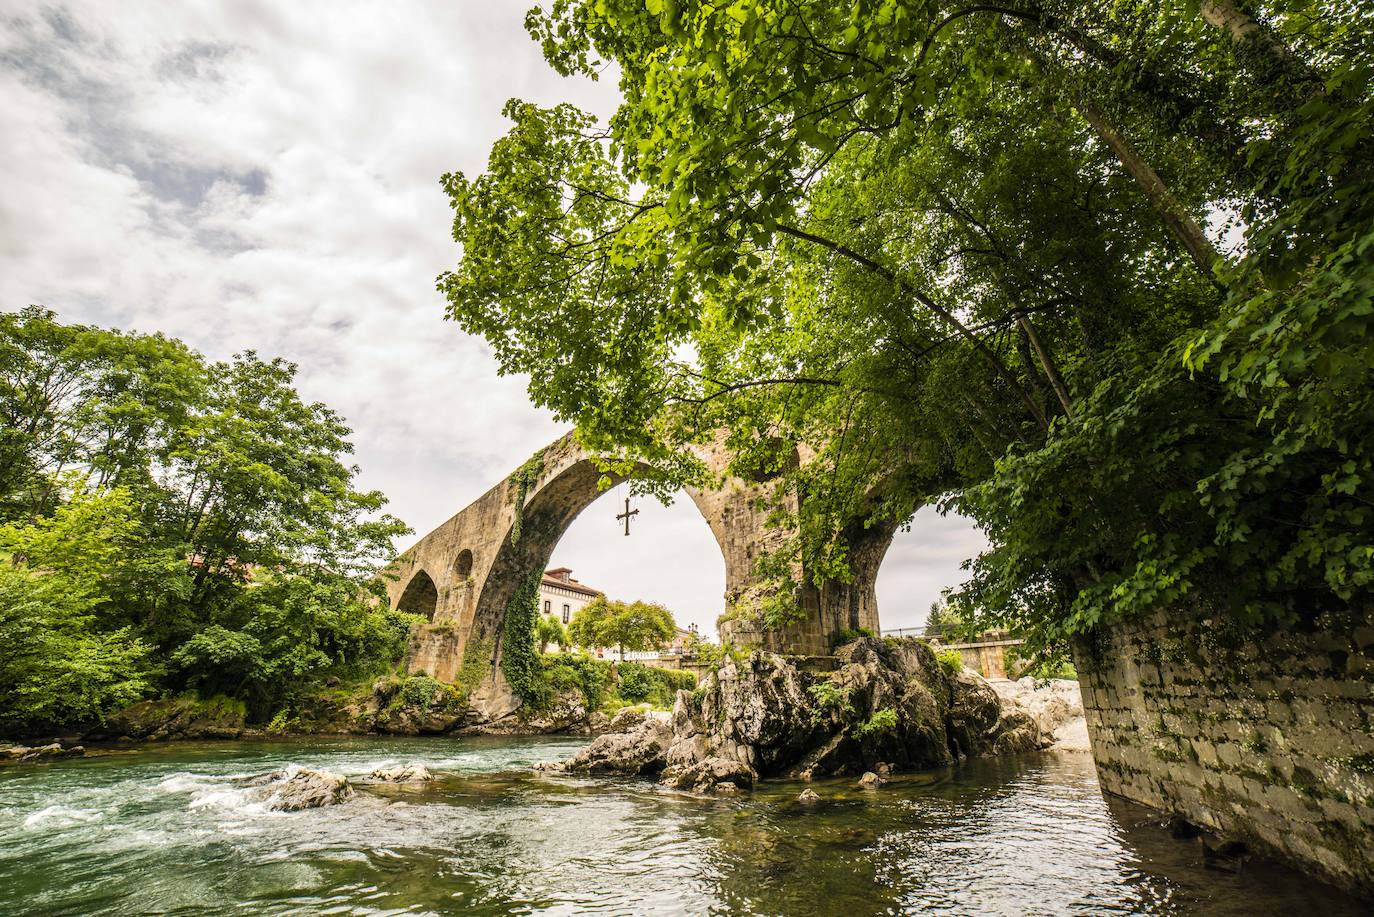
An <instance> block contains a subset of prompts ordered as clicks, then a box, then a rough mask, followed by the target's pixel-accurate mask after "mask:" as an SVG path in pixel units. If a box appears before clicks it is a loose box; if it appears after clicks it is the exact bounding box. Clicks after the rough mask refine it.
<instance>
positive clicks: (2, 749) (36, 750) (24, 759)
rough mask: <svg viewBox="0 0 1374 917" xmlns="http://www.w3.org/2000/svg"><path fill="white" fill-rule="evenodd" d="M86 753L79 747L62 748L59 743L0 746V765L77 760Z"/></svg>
mask: <svg viewBox="0 0 1374 917" xmlns="http://www.w3.org/2000/svg"><path fill="white" fill-rule="evenodd" d="M85 753H86V749H85V748H82V747H81V746H80V745H72V746H64V745H63V744H62V743H61V742H49V743H48V744H46V745H4V746H0V764H28V763H30V762H33V761H46V760H50V759H52V758H79V757H81V756H82V755H84V754H85Z"/></svg>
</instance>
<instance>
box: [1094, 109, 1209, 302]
mask: <svg viewBox="0 0 1374 917" xmlns="http://www.w3.org/2000/svg"><path fill="white" fill-rule="evenodd" d="M1074 107H1075V108H1077V109H1078V112H1079V114H1081V115H1082V116H1083V120H1085V121H1087V122H1088V124H1089V126H1090V127H1092V129H1093V130H1094V131H1096V132H1097V135H1098V136H1099V137H1101V138H1102V141H1103V142H1104V143H1106V144H1107V146H1108V148H1109V149H1111V151H1112V153H1114V154H1115V155H1116V158H1117V160H1118V161H1119V162H1120V163H1121V165H1122V168H1124V169H1125V170H1126V172H1127V173H1128V174H1130V176H1131V177H1132V178H1134V179H1135V180H1136V184H1138V185H1140V187H1141V190H1143V191H1144V192H1145V197H1146V198H1148V199H1149V201H1150V203H1151V204H1152V205H1153V206H1154V208H1155V210H1156V211H1157V212H1158V213H1159V215H1160V218H1161V219H1163V220H1164V225H1165V226H1167V227H1168V228H1169V231H1170V232H1171V233H1172V234H1173V236H1174V238H1176V239H1178V241H1179V242H1180V243H1181V244H1182V245H1183V247H1184V248H1185V249H1187V251H1188V254H1189V255H1191V256H1192V258H1193V263H1194V264H1196V265H1197V268H1198V270H1200V271H1201V272H1202V274H1203V276H1205V277H1206V278H1207V279H1208V280H1210V281H1212V283H1214V284H1216V283H1218V281H1217V279H1216V274H1215V273H1213V266H1214V265H1215V264H1216V263H1217V262H1218V261H1220V260H1222V259H1221V255H1220V254H1219V253H1218V252H1217V250H1216V249H1215V248H1213V247H1212V243H1211V242H1210V241H1209V240H1208V238H1207V235H1206V234H1205V233H1204V232H1203V231H1202V227H1201V226H1199V225H1198V224H1197V221H1196V220H1194V219H1193V217H1192V215H1191V214H1189V213H1188V211H1187V210H1185V209H1184V207H1183V205H1182V204H1181V203H1179V200H1178V198H1176V197H1174V195H1173V192H1172V191H1170V190H1169V186H1168V185H1166V184H1165V183H1164V179H1162V178H1160V177H1159V174H1158V173H1157V172H1155V170H1154V168H1153V167H1152V166H1151V165H1150V164H1149V163H1148V162H1146V161H1145V159H1144V157H1142V156H1141V155H1140V154H1139V153H1137V152H1136V150H1135V148H1134V147H1132V146H1131V144H1130V142H1129V141H1128V140H1126V138H1125V137H1123V136H1122V135H1121V133H1120V132H1119V131H1118V130H1117V129H1116V127H1115V126H1114V125H1113V124H1112V123H1111V122H1110V121H1109V120H1108V119H1107V116H1106V115H1105V114H1103V113H1102V110H1101V109H1099V108H1098V107H1097V106H1096V105H1094V104H1093V103H1091V102H1089V101H1087V100H1086V99H1084V98H1082V96H1081V95H1080V96H1079V97H1078V98H1076V99H1075V100H1074ZM1218 285H1219V284H1218Z"/></svg>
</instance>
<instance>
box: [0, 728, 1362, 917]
mask: <svg viewBox="0 0 1374 917" xmlns="http://www.w3.org/2000/svg"><path fill="white" fill-rule="evenodd" d="M578 744H580V742H579V740H575V739H564V738H540V739H488V738H465V739H327V740H319V739H313V740H310V741H308V742H307V741H296V742H272V743H267V742H253V743H228V742H220V743H204V744H199V743H197V744H183V745H167V746H149V747H144V748H136V749H127V750H120V751H118V752H112V753H109V754H103V755H100V756H95V757H88V758H84V759H73V760H68V761H59V762H54V763H51V764H44V765H37V766H32V767H11V768H8V769H6V770H3V771H0V913H3V914H6V915H9V914H14V915H45V914H255V915H256V914H513V913H515V914H523V913H535V912H538V913H552V914H581V913H587V912H597V913H608V914H640V913H644V914H648V913H653V914H797V915H846V917H861V915H867V914H906V913H949V914H969V915H985V914H987V915H991V914H1008V915H1028V914H1190V915H1191V914H1219V915H1254V914H1266V913H1268V914H1275V915H1278V914H1290V913H1309V914H1320V915H1331V917H1339V915H1344V914H1352V915H1353V914H1361V913H1366V912H1367V911H1366V910H1364V909H1363V908H1362V907H1361V906H1360V905H1359V904H1358V903H1357V902H1355V901H1353V900H1351V899H1349V898H1346V897H1343V896H1342V895H1340V894H1338V893H1336V892H1335V891H1333V890H1331V889H1329V888H1327V887H1325V886H1322V885H1318V884H1316V883H1313V882H1311V881H1309V880H1306V879H1303V878H1301V877H1299V876H1297V875H1296V874H1294V873H1291V872H1288V871H1286V870H1284V869H1281V868H1278V867H1275V866H1273V865H1270V864H1258V863H1254V862H1252V863H1251V864H1250V865H1249V866H1248V867H1247V868H1246V870H1245V872H1244V873H1243V874H1241V875H1239V876H1234V875H1229V874H1224V873H1218V872H1215V871H1212V870H1206V869H1204V868H1203V867H1202V865H1201V862H1200V859H1199V854H1198V850H1197V849H1196V847H1195V846H1194V845H1193V844H1190V843H1187V842H1182V841H1175V840H1173V839H1171V838H1170V837H1169V836H1168V834H1167V832H1165V831H1164V830H1163V829H1162V828H1160V827H1159V826H1158V825H1157V824H1153V823H1151V822H1152V816H1151V813H1150V812H1149V811H1148V810H1145V809H1140V808H1136V807H1133V806H1129V805H1126V804H1122V803H1119V802H1116V801H1112V802H1110V803H1109V802H1108V801H1107V800H1105V799H1104V798H1103V796H1102V794H1101V793H1100V792H1099V790H1098V787H1097V782H1096V779H1095V778H1094V775H1093V769H1092V764H1091V761H1090V760H1089V758H1088V757H1087V756H1086V755H1082V754H1063V755H1056V754H1050V753H1045V754H1039V755H1029V756H1023V757H1019V758H1015V759H1003V760H995V761H978V762H974V763H971V764H969V765H966V766H964V767H961V768H957V769H953V770H942V771H938V772H932V773H924V774H919V775H912V776H905V777H899V778H897V779H896V780H895V781H894V782H893V783H891V784H889V785H888V786H886V787H883V788H882V789H880V790H860V789H858V788H857V787H855V786H853V781H852V780H841V781H828V782H827V781H822V782H818V783H816V784H814V785H813V786H814V788H815V789H816V790H817V791H818V792H819V793H820V794H821V795H822V797H823V801H822V802H821V803H819V804H812V805H809V806H808V805H805V804H802V803H799V802H797V801H796V796H797V793H798V791H799V790H800V789H801V787H800V786H799V785H796V784H786V783H775V784H765V785H764V786H762V787H761V788H760V789H758V790H756V791H755V792H753V793H751V794H743V795H741V796H738V797H733V798H712V799H702V798H697V797H693V796H688V795H683V794H679V793H674V792H671V791H668V790H665V789H662V788H660V787H657V786H655V785H654V784H652V783H651V782H649V781H641V780H618V779H581V778H571V777H563V776H546V775H542V774H539V773H536V772H533V771H531V770H530V769H529V765H530V764H531V763H534V762H536V761H548V760H554V759H557V758H561V757H565V756H567V755H568V754H570V753H571V752H572V750H573V749H574V748H575V747H576V746H577V745H578ZM410 761H418V762H422V763H424V764H425V765H427V766H428V767H429V768H430V769H431V770H433V771H435V772H436V774H437V776H438V779H436V780H435V781H433V782H432V783H429V784H425V785H421V786H411V787H401V786H370V787H361V788H360V789H359V792H358V795H357V796H356V797H354V798H353V799H351V800H349V801H347V802H346V803H344V804H342V805H339V806H334V807H330V808H325V809H315V810H311V811H305V812H299V813H292V814H283V813H271V812H264V811H262V810H261V809H260V808H258V807H256V806H255V805H252V804H249V803H248V802H246V801H245V799H244V795H243V793H242V791H241V790H240V789H238V788H237V787H236V785H235V783H234V781H233V779H232V778H234V777H235V776H242V775H248V774H259V773H263V772H266V771H271V770H274V769H277V768H280V767H283V766H285V765H288V764H293V763H294V764H301V765H305V766H309V767H320V768H325V769H328V770H332V771H335V772H339V773H344V774H348V775H350V776H363V775H366V774H367V773H368V772H369V771H370V770H372V769H373V768H374V767H377V766H380V765H384V764H393V763H400V762H410Z"/></svg>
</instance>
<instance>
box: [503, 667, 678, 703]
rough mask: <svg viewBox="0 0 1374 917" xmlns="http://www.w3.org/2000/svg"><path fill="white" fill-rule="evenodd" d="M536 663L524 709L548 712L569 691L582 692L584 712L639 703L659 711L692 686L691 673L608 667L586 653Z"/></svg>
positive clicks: (671, 670)
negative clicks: (537, 675)
mask: <svg viewBox="0 0 1374 917" xmlns="http://www.w3.org/2000/svg"><path fill="white" fill-rule="evenodd" d="M539 661H540V673H539V677H538V678H537V679H536V680H535V683H534V688H533V690H532V692H531V697H530V698H529V699H527V700H526V701H525V708H526V709H527V710H534V711H545V710H548V709H549V707H550V705H551V704H552V702H553V700H554V698H555V697H557V696H558V695H560V694H563V693H566V692H568V691H572V690H577V691H580V692H581V693H582V697H583V701H584V702H585V704H586V709H587V711H588V712H591V711H595V710H601V709H615V708H619V707H623V706H625V705H627V704H637V703H642V702H647V703H649V704H650V705H651V706H654V707H658V708H661V709H662V708H669V707H671V706H672V705H673V702H674V701H675V700H676V698H677V692H678V691H680V690H684V691H690V690H692V689H694V688H695V687H696V677H695V676H694V675H693V674H692V673H691V672H681V671H677V670H674V669H660V668H657V667H655V666H645V665H640V664H639V663H636V662H623V663H619V664H612V663H611V662H608V661H607V660H604V659H596V658H594V657H592V656H588V655H587V654H586V653H549V654H547V655H544V656H541V657H540V659H539Z"/></svg>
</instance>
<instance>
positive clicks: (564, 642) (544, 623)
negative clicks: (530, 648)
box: [534, 615, 572, 653]
mask: <svg viewBox="0 0 1374 917" xmlns="http://www.w3.org/2000/svg"><path fill="white" fill-rule="evenodd" d="M534 639H535V642H536V643H538V644H539V652H541V653H545V652H548V649H549V646H550V644H557V645H558V646H560V647H562V648H564V649H567V647H568V646H570V645H571V644H572V637H570V636H569V635H568V629H567V628H566V627H564V626H563V622H562V621H559V620H558V619H557V618H555V617H554V616H553V615H540V617H539V620H538V621H536V622H535V625H534Z"/></svg>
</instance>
